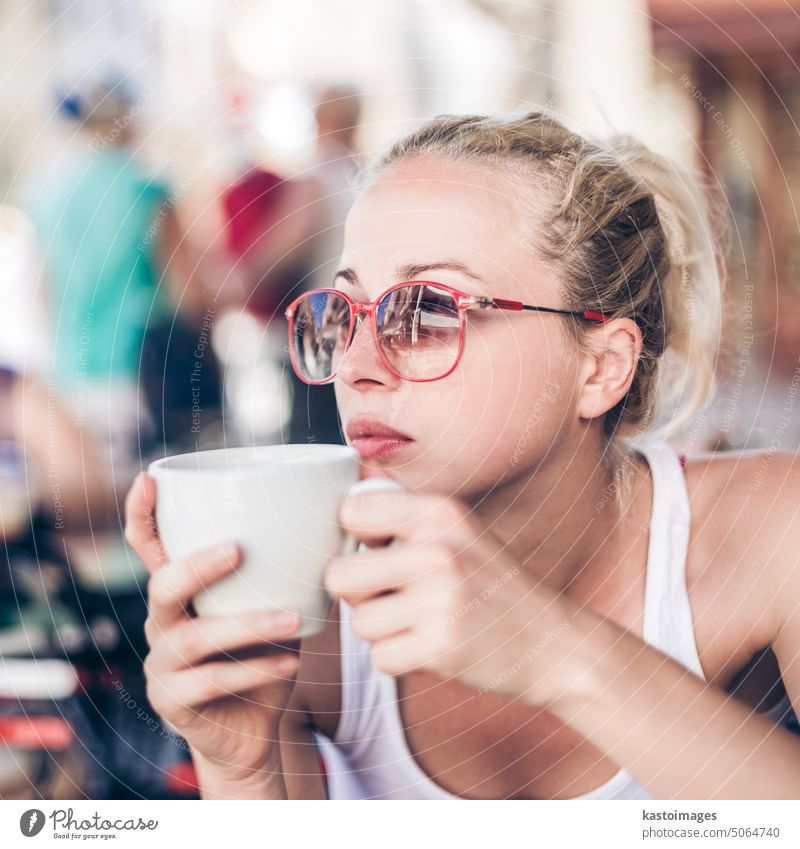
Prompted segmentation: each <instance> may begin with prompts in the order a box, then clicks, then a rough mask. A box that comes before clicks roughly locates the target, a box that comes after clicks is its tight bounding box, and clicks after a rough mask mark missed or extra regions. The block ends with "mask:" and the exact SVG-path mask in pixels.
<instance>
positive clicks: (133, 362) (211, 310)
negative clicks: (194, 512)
mask: <svg viewBox="0 0 800 849" xmlns="http://www.w3.org/2000/svg"><path fill="white" fill-rule="evenodd" d="M798 60H800V3H796V2H791V0H748V2H747V3H744V2H736V0H693V1H692V2H684V0H593V2H580V0H548V1H547V2H523V1H522V0H514V1H513V2H512V0H382V2H380V3H376V2H370V0H338V2H335V3H330V2H325V0H293V2H291V3H287V2H280V0H252V1H251V2H248V0H230V2H222V0H204V2H202V3H190V2H187V0H161V1H160V2H155V0H91V2H90V0H29V2H25V0H4V2H2V3H0V304H2V309H0V541H2V550H1V551H0V798H54V799H55V798H82V797H88V798H194V797H196V789H195V785H194V775H193V772H192V768H191V763H190V758H189V753H188V751H187V749H186V746H185V744H184V743H183V741H182V740H181V739H180V738H179V737H177V736H176V735H175V734H174V733H173V732H172V731H171V729H170V728H169V727H167V726H165V725H164V723H163V722H162V721H161V720H160V719H159V718H158V717H157V716H156V715H155V714H154V712H153V711H152V709H151V708H150V707H149V705H148V703H147V699H146V696H145V693H144V687H143V682H142V676H141V661H142V658H143V657H144V655H145V654H146V649H145V645H144V639H143V635H142V623H143V621H144V616H145V612H144V599H143V585H144V582H143V575H142V572H141V568H140V566H139V565H138V561H137V559H136V557H135V556H134V555H133V554H132V553H131V552H130V551H129V549H128V548H127V547H126V545H125V541H124V539H123V536H122V519H121V511H122V499H123V497H124V493H125V492H126V490H127V488H128V487H129V485H130V483H131V480H132V478H133V476H134V475H135V474H136V473H137V472H138V471H139V470H140V469H141V468H143V467H145V466H146V465H147V463H148V462H149V461H150V460H152V459H154V458H156V457H159V456H164V455H165V454H169V453H176V452H180V451H189V450H195V449H196V448H198V447H199V448H212V447H220V446H232V445H244V444H263V443H269V442H281V441H292V442H302V441H318V442H336V441H342V437H341V434H340V431H339V423H338V420H337V416H336V410H335V406H334V402H333V395H332V390H330V388H324V389H315V390H312V391H309V389H308V388H307V387H304V386H302V385H300V384H298V383H297V381H296V380H295V378H294V377H293V374H292V372H291V369H290V368H289V366H288V362H287V358H286V351H285V345H286V339H285V336H286V327H285V324H284V319H283V308H285V306H286V305H287V304H288V302H289V300H291V299H293V298H294V297H296V296H297V295H298V294H299V293H300V292H301V291H302V290H303V289H304V288H306V287H312V286H320V285H328V284H329V282H330V280H331V276H332V271H333V267H334V265H335V263H336V260H337V258H338V251H339V248H340V245H341V238H342V223H343V220H344V216H345V215H346V212H347V209H348V206H349V204H350V203H351V201H352V199H353V197H354V192H355V185H356V178H357V173H358V168H359V166H360V165H361V164H363V163H364V162H365V161H368V160H369V158H370V156H371V155H372V154H373V153H374V152H375V151H376V150H377V149H379V148H380V147H381V146H382V145H384V144H385V143H386V142H388V141H389V140H391V139H392V138H394V137H395V136H397V135H398V134H400V133H402V132H404V131H406V130H408V129H410V128H411V127H413V126H414V125H415V124H416V123H418V122H420V121H422V120H424V119H426V118H428V117H431V116H433V115H435V114H439V113H443V112H451V113H453V112H455V113H459V112H499V113H503V112H509V111H512V110H518V109H537V108H543V107H548V108H550V109H552V110H553V111H555V112H556V114H558V115H559V116H560V117H561V118H562V119H564V120H567V121H568V122H569V123H570V124H571V125H573V126H574V127H575V128H576V129H579V130H582V131H584V132H589V133H596V134H601V135H602V134H609V133H612V132H620V131H626V132H632V133H634V134H635V135H637V136H638V137H640V138H641V139H642V140H643V141H645V142H647V143H649V144H651V145H652V146H654V147H655V148H657V149H658V150H660V151H662V152H664V153H667V154H669V155H671V156H673V157H674V158H676V159H677V160H679V161H681V162H683V163H684V164H688V165H693V166H696V167H697V168H699V169H700V170H702V171H703V172H704V174H705V176H706V178H707V182H708V186H709V191H711V192H713V193H714V194H715V195H716V196H717V197H718V198H721V199H722V202H723V204H724V206H725V209H726V214H727V216H728V218H729V219H730V221H731V223H732V225H733V228H732V234H733V235H732V239H731V244H730V246H729V256H728V262H729V275H730V280H729V288H728V292H727V295H726V307H727V316H726V320H725V326H724V342H725V345H724V349H723V356H722V357H721V359H720V363H719V388H718V391H717V394H716V397H715V399H714V401H713V402H712V403H711V404H709V406H708V407H707V409H706V410H704V411H703V412H702V413H701V414H700V415H699V416H698V418H697V419H696V421H694V422H692V423H691V424H690V425H689V427H688V428H687V430H686V431H685V432H684V433H682V434H680V435H678V436H677V437H676V442H677V443H678V444H680V445H681V447H683V448H684V449H686V450H691V451H699V450H733V449H735V450H739V449H742V448H761V449H766V450H768V451H773V452H774V451H777V450H781V449H790V450H794V449H797V448H798V447H800V416H798V415H797V414H796V412H795V410H794V402H795V399H796V395H797V390H798V386H800V359H799V357H800V240H798V218H797V202H798V201H800V134H798V128H797V124H796V121H797V120H798V119H799V118H800V108H799V107H800V72H798Z"/></svg>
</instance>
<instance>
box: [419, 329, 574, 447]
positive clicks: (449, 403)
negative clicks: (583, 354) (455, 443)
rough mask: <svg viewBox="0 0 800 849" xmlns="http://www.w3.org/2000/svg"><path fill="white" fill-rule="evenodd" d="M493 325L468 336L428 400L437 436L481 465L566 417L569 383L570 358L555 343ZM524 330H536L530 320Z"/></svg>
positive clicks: (546, 432) (551, 429)
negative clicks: (456, 363) (454, 365)
mask: <svg viewBox="0 0 800 849" xmlns="http://www.w3.org/2000/svg"><path fill="white" fill-rule="evenodd" d="M497 324H498V326H496V327H491V328H490V329H487V330H484V329H483V328H481V330H482V331H483V332H480V333H478V332H473V333H472V334H471V335H468V338H467V344H466V345H465V348H464V353H463V356H462V359H461V363H460V365H459V368H458V369H457V371H456V372H454V374H453V375H451V376H450V377H448V378H446V379H445V380H442V381H439V383H438V384H437V385H436V389H435V391H434V393H432V394H431V397H430V405H431V409H434V410H437V411H439V414H438V415H437V416H436V420H435V421H434V422H433V423H432V424H433V425H434V426H435V427H436V429H437V430H438V431H439V433H440V434H441V435H442V436H444V435H446V436H447V438H448V439H455V438H457V439H458V440H459V441H460V443H461V444H462V445H463V446H464V448H465V450H466V451H467V452H468V453H479V454H480V455H481V457H482V459H483V461H486V460H489V459H490V458H491V457H492V456H493V455H494V453H495V452H499V453H500V454H508V453H509V451H513V446H514V444H515V443H516V441H517V439H518V438H519V436H520V434H521V433H522V432H523V431H525V432H528V431H530V430H531V429H532V428H534V427H535V428H536V430H537V432H540V433H541V434H542V437H544V438H546V437H547V435H550V436H552V434H553V433H554V431H556V430H557V429H558V428H559V426H560V423H561V422H562V421H563V420H564V418H565V415H566V406H567V403H566V399H567V395H568V393H567V387H568V386H569V380H570V378H569V375H570V360H571V358H570V357H568V356H565V353H566V352H565V351H564V350H563V349H561V350H556V345H555V338H549V339H543V338H541V337H538V338H537V336H536V335H535V334H533V333H526V334H521V333H520V327H519V324H517V325H513V326H512V325H511V323H510V322H498V323H497ZM529 326H530V327H531V329H532V330H535V329H537V328H538V326H539V325H538V322H537V321H536V320H534V321H532V322H531V323H530V325H529Z"/></svg>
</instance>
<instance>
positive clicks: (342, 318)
mask: <svg viewBox="0 0 800 849" xmlns="http://www.w3.org/2000/svg"><path fill="white" fill-rule="evenodd" d="M349 326H350V305H349V304H348V303H347V301H346V300H345V299H344V298H343V297H342V296H341V295H337V294H336V293H335V292H313V293H309V294H308V295H306V296H305V297H304V298H302V299H301V300H300V301H299V303H298V304H297V307H296V309H295V314H294V333H293V339H292V356H293V358H294V362H295V366H296V367H297V368H298V370H299V371H300V373H301V374H302V376H303V377H304V378H305V379H307V380H313V381H318V380H328V379H329V378H330V377H331V375H332V374H333V373H334V371H335V368H336V365H335V364H336V361H337V360H338V359H339V358H340V357H341V354H342V353H343V351H344V346H345V345H346V343H347V334H348V331H349Z"/></svg>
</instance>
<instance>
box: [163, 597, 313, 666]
mask: <svg viewBox="0 0 800 849" xmlns="http://www.w3.org/2000/svg"><path fill="white" fill-rule="evenodd" d="M299 625H300V617H299V616H298V615H297V614H296V613H289V612H286V613H284V612H283V611H250V612H247V613H242V614H238V615H237V616H236V617H235V618H234V617H231V616H198V617H195V618H192V619H190V620H188V621H187V622H183V623H181V624H179V625H177V626H175V627H173V628H171V629H170V630H168V631H166V632H163V633H162V637H161V639H156V640H154V645H153V648H154V651H153V654H154V655H156V654H157V656H158V657H157V661H155V662H154V663H153V665H154V666H156V664H157V666H158V668H162V669H165V670H166V669H171V670H177V669H182V668H183V667H186V666H196V665H198V664H199V663H200V662H201V661H203V660H206V659H208V658H210V657H213V656H214V655H219V654H224V655H228V656H230V654H231V653H232V652H238V651H240V650H241V649H246V648H256V647H258V648H261V649H263V651H264V652H265V653H266V652H268V651H269V649H270V648H272V649H273V654H275V653H277V652H278V646H277V645H276V644H277V642H278V641H281V640H287V639H289V638H290V637H291V636H292V635H293V634H294V632H295V631H297V629H298V627H299Z"/></svg>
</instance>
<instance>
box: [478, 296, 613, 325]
mask: <svg viewBox="0 0 800 849" xmlns="http://www.w3.org/2000/svg"><path fill="white" fill-rule="evenodd" d="M476 300H477V301H478V302H477V304H476V306H482V307H494V308H495V309H498V310H531V311H532V312H549V313H555V314H556V315H574V316H576V317H577V318H582V319H584V320H585V321H596V322H600V323H602V322H606V321H610V320H611V318H612V316H610V315H606V314H605V313H602V312H597V311H596V310H557V309H554V308H553V307H534V306H531V305H530V304H523V303H522V302H521V301H507V300H505V299H504V298H479V299H476Z"/></svg>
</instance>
